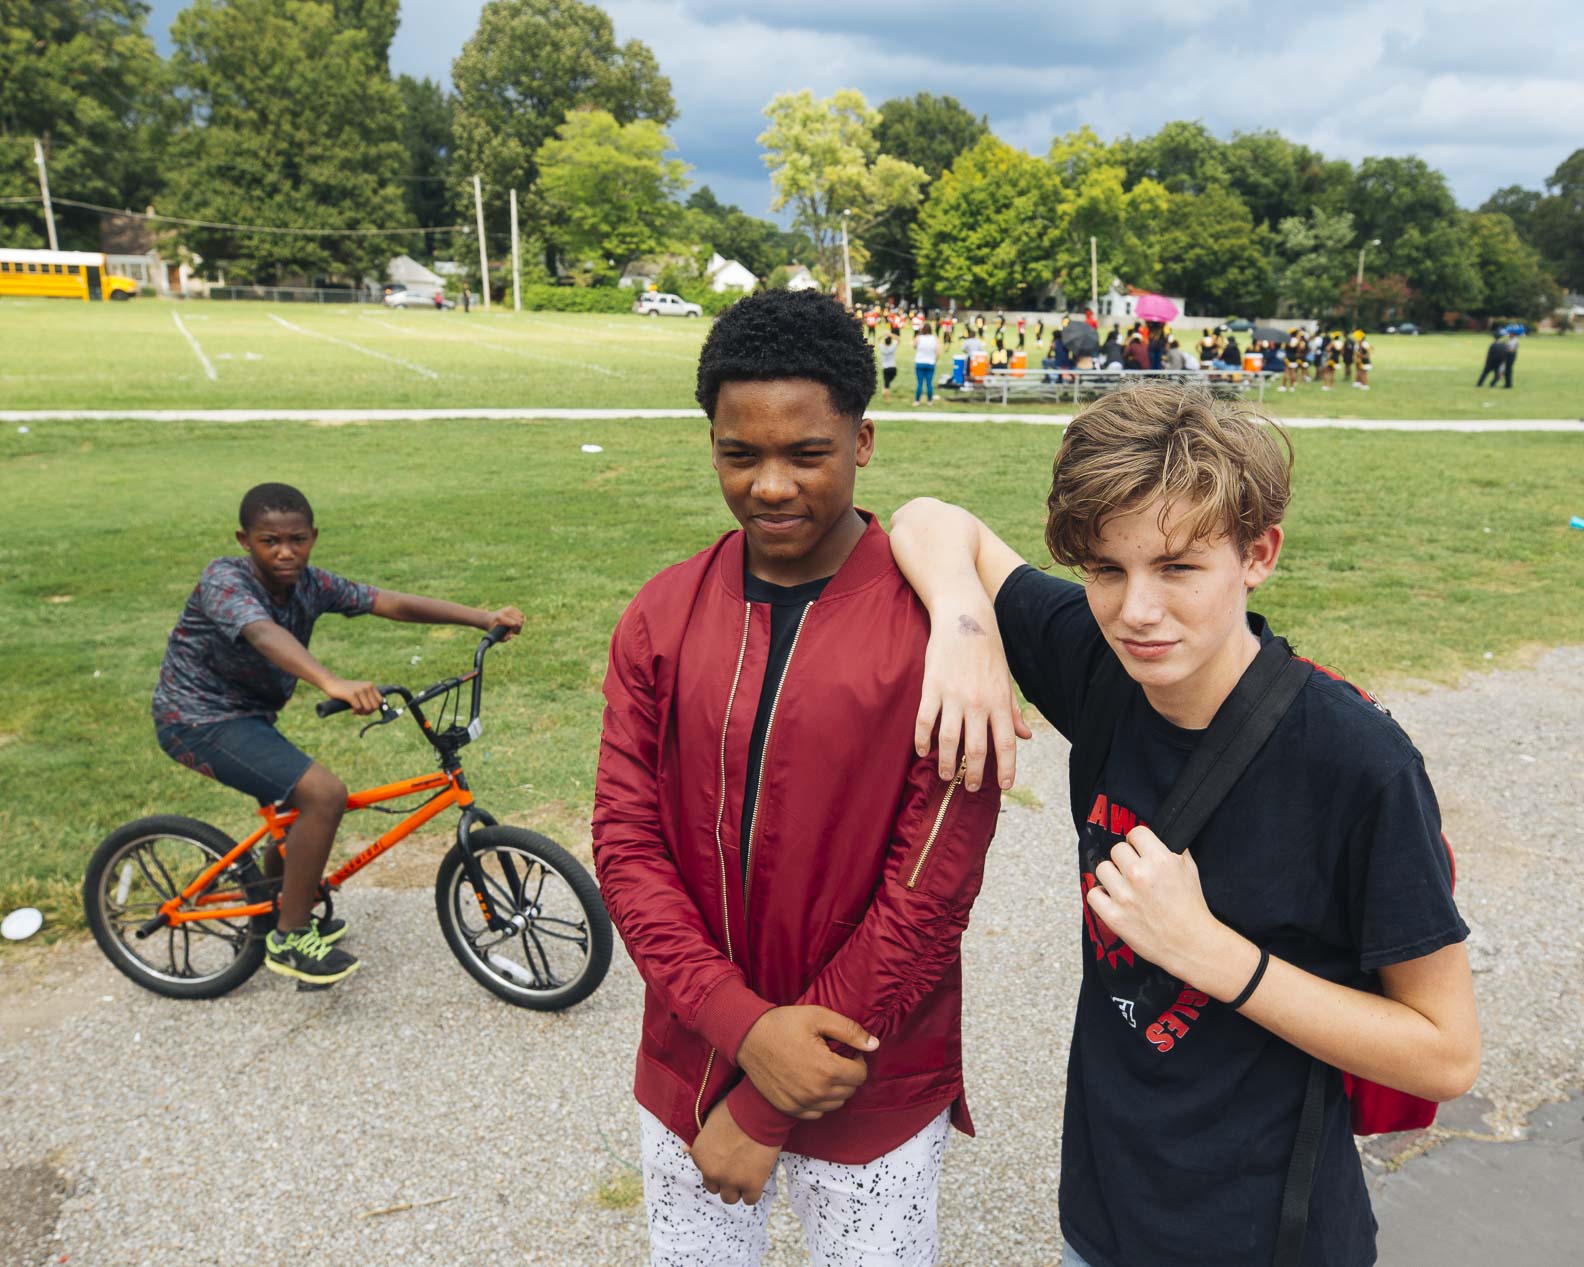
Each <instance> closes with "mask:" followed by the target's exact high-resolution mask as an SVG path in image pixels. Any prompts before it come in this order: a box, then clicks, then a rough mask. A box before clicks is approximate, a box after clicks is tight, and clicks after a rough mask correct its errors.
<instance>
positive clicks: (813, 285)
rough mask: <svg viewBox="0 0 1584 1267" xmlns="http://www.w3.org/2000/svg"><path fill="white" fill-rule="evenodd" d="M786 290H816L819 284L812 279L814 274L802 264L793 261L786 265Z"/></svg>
mask: <svg viewBox="0 0 1584 1267" xmlns="http://www.w3.org/2000/svg"><path fill="white" fill-rule="evenodd" d="M786 288H787V289H788V290H818V289H820V284H819V282H817V281H816V280H815V279H814V274H813V273H811V272H809V271H808V269H807V268H805V267H804V266H803V265H802V264H799V263H798V262H797V261H796V260H793V261H792V262H791V263H790V264H788V265H787V280H786Z"/></svg>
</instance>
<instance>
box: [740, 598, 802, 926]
mask: <svg viewBox="0 0 1584 1267" xmlns="http://www.w3.org/2000/svg"><path fill="white" fill-rule="evenodd" d="M813 606H814V604H813V603H812V602H810V603H805V604H804V606H803V614H802V615H801V616H799V617H798V623H797V628H796V629H794V630H793V631H792V645H791V646H789V647H788V648H787V658H786V663H785V664H784V665H782V666H781V680H780V681H779V682H777V683H776V689H775V695H773V696H772V697H771V699H770V716H769V717H767V718H766V719H765V740H764V750H763V751H762V752H760V754H759V779H758V781H757V782H756V783H755V784H754V803H753V813H752V814H750V815H749V817H748V843H747V848H748V856H747V857H746V858H745V859H744V860H743V874H744V875H745V876H746V877H747V878H746V879H745V880H744V881H743V919H744V920H745V921H746V920H747V918H748V901H749V899H750V898H751V897H752V896H753V842H754V835H755V834H756V833H757V832H758V830H759V799H760V797H762V796H763V795H764V776H765V770H766V769H767V768H768V766H769V764H770V735H771V732H772V731H774V730H775V716H776V709H777V707H779V705H780V703H781V688H782V687H783V686H785V685H786V680H787V674H788V673H790V672H791V671H792V657H793V656H794V655H796V654H797V644H798V639H799V638H801V637H802V636H803V623H804V621H806V620H807V619H808V614H809V608H811V607H813Z"/></svg>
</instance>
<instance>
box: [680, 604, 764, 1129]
mask: <svg viewBox="0 0 1584 1267" xmlns="http://www.w3.org/2000/svg"><path fill="white" fill-rule="evenodd" d="M752 626H753V604H752V603H744V604H743V631H742V645H741V646H739V647H738V648H737V668H736V671H735V672H733V673H732V684H731V691H730V692H729V693H728V694H727V696H726V716H725V717H723V718H722V719H721V742H720V795H719V796H718V797H717V799H716V804H715V858H716V860H717V861H718V862H719V863H720V884H721V928H722V929H723V930H724V931H725V933H726V959H727V961H728V962H730V963H736V962H737V958H736V956H735V955H733V954H732V940H731V906H730V904H729V903H728V902H727V900H726V847H725V845H723V844H722V843H721V822H722V821H723V820H724V819H725V817H726V732H727V730H728V729H729V728H730V726H731V715H732V705H733V704H735V703H736V702H737V685H738V683H740V682H741V681H742V670H743V661H744V660H745V659H746V658H747V655H748V631H749V629H750V628H752ZM777 689H778V691H779V688H777ZM714 1068H715V1049H714V1048H713V1047H711V1048H710V1053H709V1059H708V1060H706V1061H705V1062H704V1081H702V1082H701V1083H699V1089H698V1095H696V1096H694V1097H693V1121H694V1122H696V1123H697V1124H698V1128H699V1130H701V1131H702V1130H703V1129H704V1116H703V1115H704V1091H705V1088H707V1087H708V1086H709V1080H710V1073H711V1072H712V1071H713V1070H714Z"/></svg>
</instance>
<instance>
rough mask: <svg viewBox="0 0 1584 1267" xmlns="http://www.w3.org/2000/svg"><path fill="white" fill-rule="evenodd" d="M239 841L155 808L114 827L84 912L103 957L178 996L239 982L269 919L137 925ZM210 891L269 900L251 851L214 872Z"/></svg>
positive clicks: (91, 867)
mask: <svg viewBox="0 0 1584 1267" xmlns="http://www.w3.org/2000/svg"><path fill="white" fill-rule="evenodd" d="M234 848H236V841H234V840H232V839H231V838H230V837H229V836H227V835H226V834H225V833H224V832H223V831H221V830H220V829H219V828H218V827H211V826H210V825H209V824H208V823H200V822H198V821H197V820H196V819H192V818H177V817H175V816H173V815H159V816H156V817H153V818H140V819H138V820H137V821H135V822H131V823H127V824H125V825H124V826H122V827H118V828H116V830H115V831H113V832H111V833H110V834H109V835H108V836H106V837H105V838H104V840H103V841H102V842H100V845H99V847H98V848H97V849H95V850H94V854H93V857H92V858H91V859H90V860H89V863H88V871H87V874H86V875H85V876H84V877H83V912H84V914H85V915H86V916H87V917H88V927H89V928H91V929H92V930H93V935H94V940H95V941H97V942H98V943H99V949H100V950H102V951H104V953H105V957H106V958H107V959H109V960H110V962H111V963H113V964H114V965H115V966H116V967H117V968H119V969H120V970H121V971H122V972H123V973H125V974H126V975H127V976H128V977H130V978H131V979H132V980H134V981H136V982H137V983H138V984H139V985H140V986H142V987H143V988H144V989H145V990H152V991H153V992H154V993H155V994H163V995H165V996H166V997H167V998H173V999H212V998H216V997H217V996H219V995H222V994H225V993H226V992H227V991H230V990H234V989H236V987H237V986H239V985H241V984H242V983H243V982H244V981H246V980H247V979H248V978H249V977H251V976H252V975H253V974H254V973H255V972H257V971H258V967H259V965H260V964H261V963H263V962H264V934H265V933H266V932H267V931H268V929H269V926H270V923H271V920H270V917H269V916H253V917H251V918H249V917H243V918H239V919H205V920H194V921H192V922H191V923H186V924H178V925H175V926H172V927H169V928H162V929H159V930H158V931H157V932H154V933H152V934H150V935H149V936H148V937H147V938H144V939H141V940H140V939H139V938H138V937H137V936H136V931H137V929H138V928H139V927H140V926H141V925H143V924H145V923H146V922H147V921H149V920H151V919H153V918H154V917H155V916H156V915H157V914H159V908H160V907H161V906H162V905H163V904H164V903H165V902H166V901H168V900H169V899H170V898H172V897H175V896H176V895H177V894H179V893H180V892H181V891H182V890H183V889H184V888H186V887H187V885H189V884H190V883H192V881H193V880H194V879H195V878H196V877H197V876H198V874H199V873H200V872H202V871H203V870H205V869H206V868H208V867H209V866H211V865H212V864H214V863H215V862H217V861H219V860H220V859H221V858H223V857H225V855H226V854H228V853H230V852H231V850H232V849H234ZM210 887H211V889H212V890H213V891H216V892H223V891H227V890H230V891H237V892H244V891H246V892H247V893H248V894H249V899H248V900H250V901H251V900H263V896H264V890H265V887H266V886H264V885H263V876H262V874H261V873H260V872H259V869H258V866H257V865H256V864H255V863H254V861H253V858H252V856H251V855H250V854H243V855H242V857H240V858H239V859H237V861H236V862H234V863H232V864H231V866H230V867H228V868H227V869H226V870H225V871H223V872H221V873H220V875H218V876H217V877H216V878H215V881H214V883H213V884H212V885H211V886H210Z"/></svg>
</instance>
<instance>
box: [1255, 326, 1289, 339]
mask: <svg viewBox="0 0 1584 1267" xmlns="http://www.w3.org/2000/svg"><path fill="white" fill-rule="evenodd" d="M1254 339H1255V341H1256V342H1258V341H1259V340H1261V339H1269V340H1270V341H1271V342H1272V343H1286V342H1287V331H1285V330H1281V329H1278V328H1277V327H1275V326H1255V327H1254Z"/></svg>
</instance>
